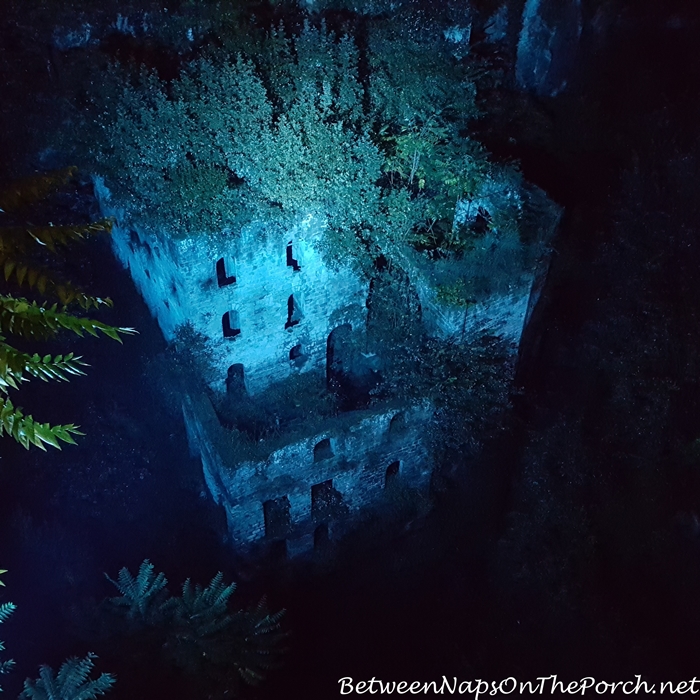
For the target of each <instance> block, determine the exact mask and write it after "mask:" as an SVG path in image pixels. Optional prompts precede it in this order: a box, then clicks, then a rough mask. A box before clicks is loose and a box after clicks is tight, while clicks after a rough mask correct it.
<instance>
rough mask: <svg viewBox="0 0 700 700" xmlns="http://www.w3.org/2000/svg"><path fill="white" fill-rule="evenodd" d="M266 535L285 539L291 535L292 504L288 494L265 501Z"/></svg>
mask: <svg viewBox="0 0 700 700" xmlns="http://www.w3.org/2000/svg"><path fill="white" fill-rule="evenodd" d="M263 515H264V518H265V537H267V538H268V539H270V540H278V539H283V538H285V537H287V536H288V535H289V532H290V530H291V526H292V520H291V516H290V504H289V498H287V496H282V498H273V499H271V500H269V501H265V502H264V503H263Z"/></svg>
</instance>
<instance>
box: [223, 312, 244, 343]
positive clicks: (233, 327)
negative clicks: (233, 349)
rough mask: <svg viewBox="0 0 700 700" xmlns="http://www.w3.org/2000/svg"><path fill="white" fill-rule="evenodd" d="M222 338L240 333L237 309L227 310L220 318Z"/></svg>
mask: <svg viewBox="0 0 700 700" xmlns="http://www.w3.org/2000/svg"><path fill="white" fill-rule="evenodd" d="M221 325H222V327H223V331H224V338H235V337H236V336H237V335H240V334H241V324H240V321H239V319H238V311H227V312H226V313H225V314H224V315H223V318H222V319H221Z"/></svg>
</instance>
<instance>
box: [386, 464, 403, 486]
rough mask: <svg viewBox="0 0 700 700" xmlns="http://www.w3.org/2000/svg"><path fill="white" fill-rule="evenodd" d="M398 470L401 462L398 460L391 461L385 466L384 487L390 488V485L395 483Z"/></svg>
mask: <svg viewBox="0 0 700 700" xmlns="http://www.w3.org/2000/svg"><path fill="white" fill-rule="evenodd" d="M400 471H401V462H399V461H396V462H392V463H391V464H390V465H389V466H388V467H387V468H386V478H385V481H384V486H385V487H386V488H390V487H391V486H392V485H394V484H396V481H397V479H398V478H399V473H400Z"/></svg>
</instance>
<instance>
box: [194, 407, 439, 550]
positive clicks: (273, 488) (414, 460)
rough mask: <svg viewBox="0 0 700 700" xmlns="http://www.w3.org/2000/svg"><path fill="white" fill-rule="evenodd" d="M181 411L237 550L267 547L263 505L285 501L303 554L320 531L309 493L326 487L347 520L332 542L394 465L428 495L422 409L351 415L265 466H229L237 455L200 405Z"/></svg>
mask: <svg viewBox="0 0 700 700" xmlns="http://www.w3.org/2000/svg"><path fill="white" fill-rule="evenodd" d="M207 404H208V405H207ZM183 409H184V414H185V422H186V424H187V426H188V436H189V440H190V446H191V448H192V450H193V452H195V453H198V454H200V455H201V458H202V465H203V468H204V476H205V479H206V483H207V486H208V488H209V491H210V493H211V494H212V496H213V498H214V500H215V501H216V502H217V503H219V504H221V505H223V506H224V508H225V510H226V515H227V519H228V528H229V536H230V538H231V541H232V542H234V543H235V544H236V546H237V547H238V548H239V549H243V550H244V549H246V548H247V547H249V546H250V545H252V544H255V543H256V542H258V541H260V540H263V539H265V538H266V537H267V538H268V539H269V533H267V532H266V526H265V517H264V505H263V504H264V503H265V502H266V501H272V500H278V499H283V498H287V499H288V500H289V504H290V506H291V508H290V515H291V524H290V529H289V532H288V533H287V537H286V539H288V540H289V542H295V543H296V544H295V545H294V547H293V549H294V551H295V552H297V553H301V551H302V550H304V549H305V546H302V543H303V542H306V543H307V545H308V543H309V542H311V543H312V542H313V540H312V539H311V540H310V539H309V538H308V536H309V534H310V533H312V532H313V530H314V529H315V527H317V526H318V525H319V522H318V521H316V520H314V519H313V517H312V489H313V486H314V485H317V484H321V483H323V482H328V481H332V486H333V488H334V489H335V490H336V491H338V492H339V494H340V496H341V499H342V505H343V506H344V507H346V513H347V517H345V518H343V519H342V521H339V520H336V521H335V522H334V525H335V528H334V533H335V536H338V535H339V534H340V533H341V532H342V531H344V530H345V529H347V528H348V527H349V526H350V525H351V523H352V520H353V516H355V515H357V514H358V513H359V512H361V511H362V510H363V509H365V508H367V507H368V506H371V505H372V504H373V503H376V502H377V501H378V500H380V498H381V495H382V492H383V490H384V488H385V484H386V480H387V469H388V468H389V466H390V465H391V464H392V463H394V462H397V461H398V462H399V463H400V466H399V469H398V474H397V476H398V478H399V479H400V480H401V483H403V484H404V485H405V486H408V487H410V488H417V489H421V490H423V491H427V488H428V485H429V482H430V476H431V472H432V464H431V461H430V457H429V454H428V448H427V445H426V444H425V428H426V425H427V424H428V423H429V421H430V420H431V414H432V411H431V409H430V407H429V406H428V405H424V406H413V407H407V408H405V409H403V410H400V409H398V408H396V407H394V408H387V409H385V411H383V412H376V411H354V412H352V414H346V415H345V416H343V417H342V419H341V420H340V421H336V420H330V421H329V422H328V426H327V429H326V430H324V431H322V432H319V433H317V434H316V435H313V436H311V437H307V438H304V439H301V440H296V441H294V442H291V443H289V444H287V445H285V446H284V447H282V448H280V449H278V450H276V451H274V452H272V453H271V454H270V455H269V457H268V458H267V459H264V460H258V461H240V462H236V461H235V458H233V459H231V458H229V459H230V461H228V462H227V460H226V456H225V455H226V452H227V451H228V452H229V454H230V453H231V451H232V450H233V451H235V444H234V443H233V442H231V440H232V438H231V436H230V435H228V434H227V432H226V431H225V430H224V429H223V428H221V426H220V425H219V424H218V420H217V418H216V415H215V414H214V411H213V409H212V407H211V404H209V403H208V399H207V398H206V397H204V396H200V397H187V399H186V400H185V403H184V406H183ZM397 416H399V418H400V419H402V420H400V422H401V428H400V429H398V430H397V429H395V428H393V427H392V425H395V423H396V422H397V421H398V420H399V419H397ZM392 421H393V423H392ZM323 440H330V443H331V450H332V456H327V457H325V458H323V459H320V460H319V459H318V458H316V457H315V447H316V446H317V445H318V444H319V443H320V442H321V441H323ZM227 443H228V445H227ZM291 553H292V552H291V551H290V554H291Z"/></svg>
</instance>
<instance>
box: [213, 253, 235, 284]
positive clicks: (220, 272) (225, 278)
mask: <svg viewBox="0 0 700 700" xmlns="http://www.w3.org/2000/svg"><path fill="white" fill-rule="evenodd" d="M216 281H217V282H218V283H219V287H226V286H227V285H229V284H235V283H236V269H235V266H234V264H233V261H231V260H229V261H228V265H227V264H226V261H225V260H224V258H219V259H218V260H217V261H216Z"/></svg>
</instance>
